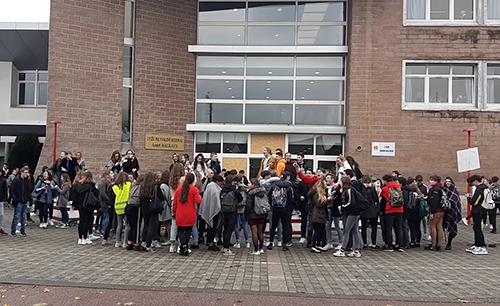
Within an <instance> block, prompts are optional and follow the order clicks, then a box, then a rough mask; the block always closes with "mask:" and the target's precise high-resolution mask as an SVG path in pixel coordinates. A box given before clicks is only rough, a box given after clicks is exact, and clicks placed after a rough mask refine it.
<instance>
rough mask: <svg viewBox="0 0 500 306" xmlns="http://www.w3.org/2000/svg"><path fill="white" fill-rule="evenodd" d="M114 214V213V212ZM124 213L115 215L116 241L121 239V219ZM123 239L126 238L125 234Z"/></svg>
mask: <svg viewBox="0 0 500 306" xmlns="http://www.w3.org/2000/svg"><path fill="white" fill-rule="evenodd" d="M115 215H116V214H115ZM124 218H125V215H116V242H120V241H122V231H123V220H124ZM123 238H124V239H123V240H126V239H127V236H126V235H124V236H123Z"/></svg>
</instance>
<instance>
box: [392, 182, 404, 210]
mask: <svg viewBox="0 0 500 306" xmlns="http://www.w3.org/2000/svg"><path fill="white" fill-rule="evenodd" d="M389 205H390V206H391V207H402V206H403V191H402V190H401V189H399V188H396V187H390V188H389Z"/></svg>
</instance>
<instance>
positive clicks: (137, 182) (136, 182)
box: [127, 174, 146, 186]
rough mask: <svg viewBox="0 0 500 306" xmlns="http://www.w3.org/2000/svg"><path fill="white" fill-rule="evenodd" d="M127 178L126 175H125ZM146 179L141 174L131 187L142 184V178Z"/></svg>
mask: <svg viewBox="0 0 500 306" xmlns="http://www.w3.org/2000/svg"><path fill="white" fill-rule="evenodd" d="M127 176H128V175H127ZM145 177H146V175H145V174H141V175H139V176H138V177H137V179H136V180H135V184H134V185H133V186H137V185H140V184H142V182H144V178H145Z"/></svg>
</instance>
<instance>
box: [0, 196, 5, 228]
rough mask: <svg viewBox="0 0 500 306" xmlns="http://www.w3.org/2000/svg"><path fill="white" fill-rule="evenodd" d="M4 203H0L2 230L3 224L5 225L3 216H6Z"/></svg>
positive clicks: (0, 226) (0, 225)
mask: <svg viewBox="0 0 500 306" xmlns="http://www.w3.org/2000/svg"><path fill="white" fill-rule="evenodd" d="M4 205H5V203H4V202H0V230H2V224H3V214H4Z"/></svg>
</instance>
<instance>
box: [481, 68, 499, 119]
mask: <svg viewBox="0 0 500 306" xmlns="http://www.w3.org/2000/svg"><path fill="white" fill-rule="evenodd" d="M488 65H499V66H500V61H488V62H485V63H484V70H485V71H484V78H485V81H484V105H485V110H487V111H500V103H488V80H490V79H498V80H500V75H496V76H490V75H489V74H488Z"/></svg>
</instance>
